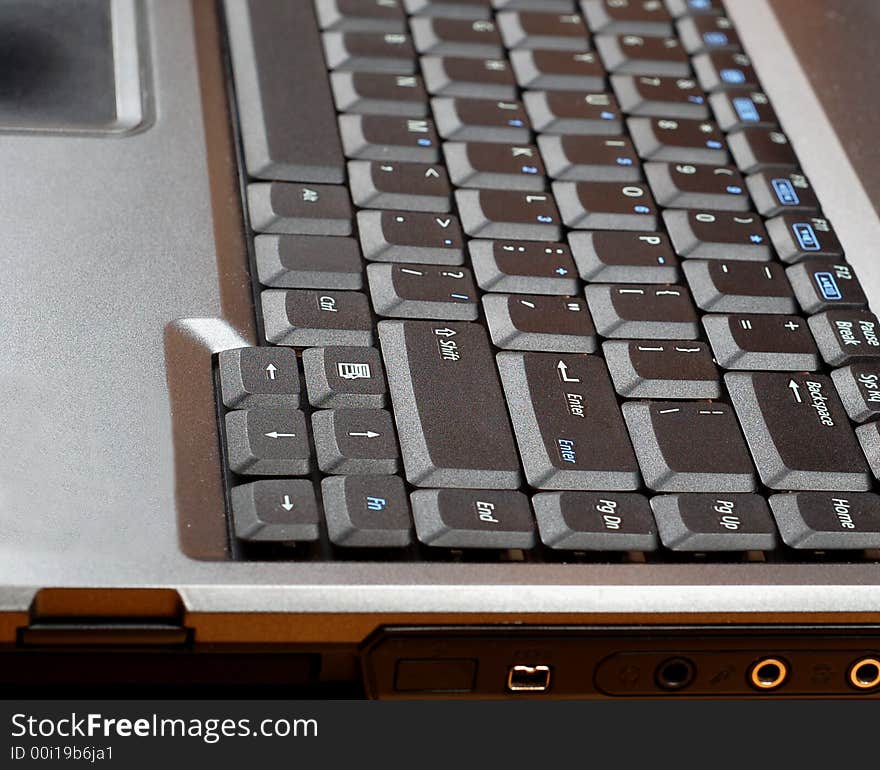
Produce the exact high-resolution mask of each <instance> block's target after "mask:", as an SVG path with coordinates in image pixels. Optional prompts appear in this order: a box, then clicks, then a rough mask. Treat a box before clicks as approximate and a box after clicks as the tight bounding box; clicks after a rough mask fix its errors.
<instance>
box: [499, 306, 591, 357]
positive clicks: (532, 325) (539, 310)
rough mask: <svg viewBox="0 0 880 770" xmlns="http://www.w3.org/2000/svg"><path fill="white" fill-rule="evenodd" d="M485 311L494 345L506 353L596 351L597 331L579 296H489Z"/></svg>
mask: <svg viewBox="0 0 880 770" xmlns="http://www.w3.org/2000/svg"><path fill="white" fill-rule="evenodd" d="M483 312H484V313H485V314H486V322H487V323H488V325H489V333H490V334H491V335H492V342H493V343H494V344H495V346H496V347H499V348H502V349H504V350H544V351H548V352H554V353H592V352H594V351H595V350H596V329H595V328H594V327H593V322H592V320H591V319H590V313H589V311H588V310H587V303H586V302H585V301H584V300H582V299H580V298H579V297H552V296H550V297H548V296H542V295H538V294H525V295H516V296H514V295H510V294H485V295H483Z"/></svg>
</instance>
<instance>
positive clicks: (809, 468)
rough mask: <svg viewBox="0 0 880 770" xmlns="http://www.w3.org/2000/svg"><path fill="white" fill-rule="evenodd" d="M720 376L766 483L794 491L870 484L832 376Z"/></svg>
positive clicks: (861, 488) (849, 488)
mask: <svg viewBox="0 0 880 770" xmlns="http://www.w3.org/2000/svg"><path fill="white" fill-rule="evenodd" d="M724 381H725V383H726V385H727V389H728V391H729V393H730V398H731V400H732V402H733V406H734V409H735V410H736V413H737V417H738V418H739V421H740V424H741V425H742V429H743V433H744V434H745V437H746V442H747V443H748V445H749V449H750V450H751V453H752V457H753V459H754V461H755V465H756V466H757V468H758V474H759V475H760V477H761V480H762V481H763V482H764V484H765V485H766V486H768V487H770V488H771V489H778V490H795V491H799V490H829V491H853V492H861V491H867V490H869V489H870V488H871V481H870V475H869V471H868V465H867V463H866V462H865V456H864V454H863V453H862V450H861V449H860V448H859V444H858V442H857V441H856V437H855V435H854V434H853V430H852V428H851V427H850V423H849V420H848V419H847V415H846V412H845V411H844V408H843V405H842V404H841V403H840V399H839V398H838V397H837V392H836V391H835V388H834V384H833V383H832V382H831V379H830V378H828V377H826V376H825V375H821V374H801V373H798V374H787V373H786V374H778V373H769V372H760V373H757V372H756V373H747V372H733V373H731V374H727V375H726V376H725V378H724Z"/></svg>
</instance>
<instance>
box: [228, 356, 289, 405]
mask: <svg viewBox="0 0 880 770" xmlns="http://www.w3.org/2000/svg"><path fill="white" fill-rule="evenodd" d="M217 362H218V366H219V368H220V390H221V394H222V396H223V403H224V405H225V406H226V407H227V408H229V409H250V408H252V407H289V408H293V409H295V408H296V407H298V406H299V403H300V377H299V370H298V369H297V363H296V353H295V352H294V351H293V350H290V349H289V348H280V347H271V348H270V347H261V348H235V349H233V350H223V351H221V352H220V354H219V355H218V357H217Z"/></svg>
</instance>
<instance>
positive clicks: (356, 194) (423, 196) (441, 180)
mask: <svg viewBox="0 0 880 770" xmlns="http://www.w3.org/2000/svg"><path fill="white" fill-rule="evenodd" d="M348 180H349V187H350V189H351V197H352V200H353V201H354V204H355V206H360V207H362V208H387V209H402V210H404V211H432V212H437V213H445V212H447V211H449V208H450V205H451V202H450V196H451V195H452V189H451V188H450V186H449V177H448V176H447V175H446V169H445V168H443V166H442V165H440V164H428V163H396V162H394V163H392V162H387V161H378V160H374V161H368V160H352V161H349V162H348Z"/></svg>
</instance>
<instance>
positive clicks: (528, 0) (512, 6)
mask: <svg viewBox="0 0 880 770" xmlns="http://www.w3.org/2000/svg"><path fill="white" fill-rule="evenodd" d="M574 4H575V0H492V7H493V8H495V9H496V10H498V11H545V12H546V13H566V12H568V13H571V12H573V11H574Z"/></svg>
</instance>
